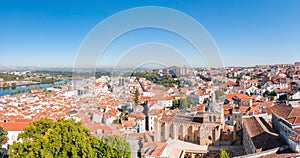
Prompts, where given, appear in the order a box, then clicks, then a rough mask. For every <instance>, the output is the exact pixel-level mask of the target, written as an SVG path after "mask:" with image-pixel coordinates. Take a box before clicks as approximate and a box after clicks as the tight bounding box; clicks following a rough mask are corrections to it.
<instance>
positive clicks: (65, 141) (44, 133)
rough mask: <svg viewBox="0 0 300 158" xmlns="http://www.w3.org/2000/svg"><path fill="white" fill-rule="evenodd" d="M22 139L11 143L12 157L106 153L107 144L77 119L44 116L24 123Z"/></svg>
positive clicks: (101, 155) (97, 155) (10, 151)
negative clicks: (52, 118) (25, 124)
mask: <svg viewBox="0 0 300 158" xmlns="http://www.w3.org/2000/svg"><path fill="white" fill-rule="evenodd" d="M20 139H22V142H14V143H13V145H12V146H11V147H10V149H9V156H10V157H13V158H14V157H17V158H18V157H47V158H48V157H107V156H106V155H105V154H106V153H104V150H105V149H106V148H108V147H106V144H103V143H102V144H101V141H100V140H99V139H98V138H97V137H95V136H93V135H91V133H90V131H89V130H88V129H86V128H85V127H83V126H82V124H81V123H80V122H75V121H74V120H65V119H58V120H57V121H56V122H53V121H52V120H50V119H47V118H44V119H41V120H39V121H36V122H33V123H31V124H30V125H29V126H27V127H25V128H24V129H23V132H22V133H21V134H19V136H18V140H20ZM124 141H125V140H124Z"/></svg>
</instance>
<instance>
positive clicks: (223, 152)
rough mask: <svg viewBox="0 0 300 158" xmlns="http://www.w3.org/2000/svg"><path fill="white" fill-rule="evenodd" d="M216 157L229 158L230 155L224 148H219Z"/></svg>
mask: <svg viewBox="0 0 300 158" xmlns="http://www.w3.org/2000/svg"><path fill="white" fill-rule="evenodd" d="M217 157H218V158H230V155H229V154H228V153H227V152H226V150H224V149H221V150H220V153H219V155H218V156H217Z"/></svg>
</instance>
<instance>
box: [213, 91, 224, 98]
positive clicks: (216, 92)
mask: <svg viewBox="0 0 300 158" xmlns="http://www.w3.org/2000/svg"><path fill="white" fill-rule="evenodd" d="M223 95H224V92H223V91H221V90H216V91H215V96H216V99H220V97H221V96H223Z"/></svg>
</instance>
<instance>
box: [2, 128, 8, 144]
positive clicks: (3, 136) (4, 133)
mask: <svg viewBox="0 0 300 158" xmlns="http://www.w3.org/2000/svg"><path fill="white" fill-rule="evenodd" d="M6 140H7V131H5V130H4V128H3V127H1V126H0V146H2V145H3V144H5V143H6Z"/></svg>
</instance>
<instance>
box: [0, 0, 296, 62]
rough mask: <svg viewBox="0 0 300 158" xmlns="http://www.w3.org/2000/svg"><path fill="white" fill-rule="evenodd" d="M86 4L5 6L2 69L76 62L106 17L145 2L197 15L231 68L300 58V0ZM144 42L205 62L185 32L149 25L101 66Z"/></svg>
mask: <svg viewBox="0 0 300 158" xmlns="http://www.w3.org/2000/svg"><path fill="white" fill-rule="evenodd" d="M83 3H84V2H83V1H82V2H73V3H70V2H50V1H49V2H45V3H44V2H43V3H41V2H38V1H36V2H33V3H25V2H21V1H17V3H12V2H6V3H3V5H1V6H0V10H1V11H0V12H1V14H0V17H1V19H2V22H3V24H2V29H1V30H0V34H1V35H2V37H1V38H0V43H1V47H0V51H1V58H0V66H1V67H14V66H17V67H22V66H29V67H30V66H31V67H72V66H73V64H74V60H75V58H76V55H77V52H78V49H79V48H80V45H81V43H82V41H83V40H84V39H85V37H86V36H87V34H88V33H89V32H90V31H91V30H92V29H93V28H94V27H95V26H96V25H97V24H98V23H99V22H101V21H103V20H104V19H106V18H108V17H110V16H111V15H114V14H116V13H118V12H120V11H123V10H126V9H130V8H134V7H141V6H161V7H167V8H171V9H175V10H178V11H181V12H183V13H185V14H187V15H189V16H191V17H192V18H194V19H196V20H197V21H198V22H199V23H200V24H201V25H202V26H203V27H204V28H205V29H206V30H207V32H208V33H209V34H210V36H211V37H212V39H213V40H214V42H215V43H216V45H217V47H218V49H219V51H220V54H221V56H222V58H223V62H224V65H225V66H254V65H265V64H284V63H289V64H293V63H294V62H296V61H298V60H299V59H300V53H299V49H300V46H299V45H298V43H300V30H299V27H298V26H299V24H300V20H299V18H297V17H299V15H300V11H299V10H298V8H299V6H300V2H298V1H280V0H277V1H268V0H266V1H243V2H241V1H226V2H225V1H224V2H221V1H201V2H185V3H183V2H180V1H175V2H173V3H170V2H167V1H162V2H155V1H154V2H153V1H152V2H150V1H146V2H140V1H133V2H131V3H126V2H117V3H116V4H113V3H109V2H106V1H104V2H103V1H102V2H92V3H91V4H86V3H85V4H83ZM118 4H119V5H118ZM4 24H5V25H4ZM183 26H184V25H183ZM143 42H144V43H145V42H160V43H164V44H167V45H171V46H176V49H178V50H180V52H183V56H186V57H187V58H188V59H189V62H190V63H191V65H192V66H193V67H198V66H203V65H201V64H203V61H201V60H203V59H202V58H201V56H194V55H193V52H194V51H195V50H194V49H193V48H192V46H191V45H190V44H189V43H188V42H186V41H185V40H184V39H183V38H182V37H180V36H178V35H176V34H174V33H171V32H168V31H165V30H160V29H150V28H145V29H139V30H134V31H132V32H128V33H126V34H124V35H122V36H120V37H119V38H118V39H117V40H116V41H114V43H113V44H112V45H111V46H110V47H109V48H108V49H107V51H106V52H105V54H104V55H103V58H101V61H99V65H100V67H109V66H112V65H110V63H114V62H115V61H116V60H117V59H118V58H119V57H120V56H121V55H122V54H123V53H124V52H125V50H128V49H130V48H132V47H133V46H135V45H138V44H140V43H143Z"/></svg>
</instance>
